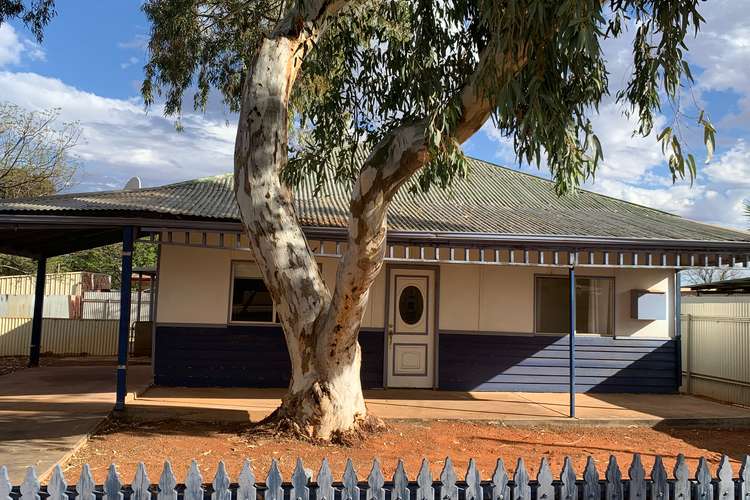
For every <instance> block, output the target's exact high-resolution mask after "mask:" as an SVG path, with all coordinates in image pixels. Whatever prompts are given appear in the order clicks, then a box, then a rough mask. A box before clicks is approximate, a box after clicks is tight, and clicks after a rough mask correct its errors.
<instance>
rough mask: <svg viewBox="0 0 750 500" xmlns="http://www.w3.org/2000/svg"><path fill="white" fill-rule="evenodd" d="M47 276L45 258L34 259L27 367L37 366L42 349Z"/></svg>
mask: <svg viewBox="0 0 750 500" xmlns="http://www.w3.org/2000/svg"><path fill="white" fill-rule="evenodd" d="M46 277H47V258H46V257H39V259H37V261H36V284H35V287H34V317H33V318H32V319H31V342H30V346H29V368H32V367H35V366H39V356H40V354H41V351H42V318H43V316H44V284H45V279H46Z"/></svg>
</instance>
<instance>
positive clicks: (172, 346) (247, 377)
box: [154, 325, 383, 387]
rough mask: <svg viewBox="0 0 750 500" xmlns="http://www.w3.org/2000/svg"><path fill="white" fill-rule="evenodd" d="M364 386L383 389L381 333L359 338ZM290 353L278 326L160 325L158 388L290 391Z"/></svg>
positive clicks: (156, 366) (156, 365)
mask: <svg viewBox="0 0 750 500" xmlns="http://www.w3.org/2000/svg"><path fill="white" fill-rule="evenodd" d="M359 343H360V345H361V347H362V371H361V376H362V384H363V386H364V387H382V386H383V332H382V330H379V331H366V332H362V334H361V335H360V336H359ZM290 370H291V367H290V364H289V354H288V352H287V349H286V343H285V342H284V334H283V333H282V331H281V327H280V326H274V325H269V326H265V325H252V326H245V325H229V326H225V327H212V326H197V325H185V326H182V325H180V326H176V325H169V326H167V325H157V327H156V346H155V352H154V383H155V384H157V385H166V386H183V387H286V386H287V385H289V374H290Z"/></svg>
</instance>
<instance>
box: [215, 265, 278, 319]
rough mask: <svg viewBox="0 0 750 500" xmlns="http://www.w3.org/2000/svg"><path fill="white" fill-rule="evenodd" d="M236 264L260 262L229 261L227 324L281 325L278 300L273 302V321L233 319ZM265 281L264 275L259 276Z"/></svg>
mask: <svg viewBox="0 0 750 500" xmlns="http://www.w3.org/2000/svg"><path fill="white" fill-rule="evenodd" d="M236 264H254V265H256V266H257V265H258V263H257V262H256V261H254V260H251V259H247V260H246V259H232V260H231V261H230V263H229V304H228V305H227V324H228V325H267V326H270V325H280V322H279V316H278V314H277V311H276V302H273V309H272V310H273V313H272V314H273V320H272V321H239V320H233V319H232V303H233V300H234V278H235V274H234V273H235V265H236ZM250 279H252V278H250ZM258 279H260V280H261V281H263V278H262V277H258Z"/></svg>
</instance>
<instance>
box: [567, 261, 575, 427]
mask: <svg viewBox="0 0 750 500" xmlns="http://www.w3.org/2000/svg"><path fill="white" fill-rule="evenodd" d="M568 274H569V276H570V280H569V281H570V337H569V339H570V341H569V342H568V345H569V347H570V359H569V363H570V372H569V373H570V418H575V416H576V271H575V268H574V267H573V266H570V270H569V272H568Z"/></svg>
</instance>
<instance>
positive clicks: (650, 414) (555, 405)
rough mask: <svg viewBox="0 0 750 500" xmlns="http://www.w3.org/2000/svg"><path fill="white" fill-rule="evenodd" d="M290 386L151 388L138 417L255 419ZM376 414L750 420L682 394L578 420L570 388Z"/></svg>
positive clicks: (437, 397) (640, 398)
mask: <svg viewBox="0 0 750 500" xmlns="http://www.w3.org/2000/svg"><path fill="white" fill-rule="evenodd" d="M283 392H284V391H283V389H250V388H185V387H151V388H149V389H148V390H146V391H145V392H144V393H143V394H142V395H140V396H138V397H137V398H136V399H135V400H134V401H133V402H132V403H131V404H130V409H131V410H132V412H131V413H132V414H133V415H135V416H137V415H138V414H139V413H143V414H144V415H152V414H153V413H157V414H158V413H163V414H164V416H174V417H178V418H185V419H196V420H203V419H206V420H248V419H249V420H251V421H258V420H260V419H262V418H263V417H265V416H267V415H268V414H269V413H270V412H271V411H273V410H274V409H275V408H276V407H277V406H278V404H279V402H280V398H281V396H282V394H283ZM365 398H366V400H367V407H368V409H369V411H370V412H371V413H372V414H373V415H376V416H378V417H380V418H383V419H404V420H409V419H445V420H450V419H461V420H484V421H502V422H504V423H506V424H524V423H545V422H547V423H569V422H576V423H581V424H583V423H588V424H597V425H620V424H621V425H628V424H641V425H655V424H658V423H675V424H677V423H683V424H690V423H695V424H701V423H704V424H705V423H717V422H718V423H722V424H727V425H731V424H735V425H750V408H742V407H738V406H733V405H728V404H722V403H718V402H714V401H709V400H706V399H702V398H697V397H694V396H686V395H679V394H578V395H577V396H576V408H577V412H576V417H577V418H576V419H575V420H573V419H570V418H569V417H568V406H569V400H568V395H567V394H564V393H525V392H455V391H433V390H423V389H384V390H383V389H380V390H369V391H365Z"/></svg>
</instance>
